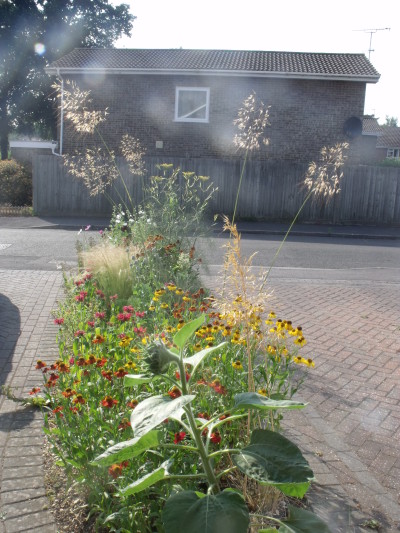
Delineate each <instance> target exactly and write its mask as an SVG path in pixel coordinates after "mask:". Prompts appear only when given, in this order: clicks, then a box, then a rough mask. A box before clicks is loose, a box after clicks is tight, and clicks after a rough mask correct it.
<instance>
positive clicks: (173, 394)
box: [168, 386, 182, 400]
mask: <svg viewBox="0 0 400 533" xmlns="http://www.w3.org/2000/svg"><path fill="white" fill-rule="evenodd" d="M168 396H169V397H170V398H172V399H173V400H174V399H175V398H179V396H182V392H181V390H180V389H179V388H178V387H176V386H175V387H172V389H171V390H169V391H168Z"/></svg>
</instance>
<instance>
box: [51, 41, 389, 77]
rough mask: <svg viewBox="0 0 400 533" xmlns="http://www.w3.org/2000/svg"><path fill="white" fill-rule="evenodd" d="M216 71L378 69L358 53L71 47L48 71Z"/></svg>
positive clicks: (315, 73) (366, 72)
mask: <svg viewBox="0 0 400 533" xmlns="http://www.w3.org/2000/svg"><path fill="white" fill-rule="evenodd" d="M83 71H84V72H91V73H97V72H106V73H115V74H134V73H137V74H140V73H141V74H197V75H199V74H218V75H231V76H232V75H235V76H240V75H242V76H243V75H245V76H261V77H290V78H309V79H332V80H349V81H362V82H369V83H376V82H377V81H378V80H379V76H380V75H379V73H378V72H377V71H376V70H375V68H374V67H373V66H372V64H371V63H370V62H369V60H368V59H367V58H366V56H365V55H364V54H330V53H305V52H263V51H253V50H183V49H170V50H168V49H125V48H124V49H121V48H75V50H73V51H72V52H70V53H69V54H67V55H65V56H63V57H61V58H60V59H58V60H57V61H54V62H53V63H51V65H50V66H48V67H47V68H46V72H47V73H48V74H77V73H81V72H83Z"/></svg>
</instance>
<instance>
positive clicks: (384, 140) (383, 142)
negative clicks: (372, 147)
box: [376, 126, 400, 148]
mask: <svg viewBox="0 0 400 533" xmlns="http://www.w3.org/2000/svg"><path fill="white" fill-rule="evenodd" d="M381 129H382V135H381V136H380V137H378V141H377V143H376V147H377V148H400V128H399V127H397V126H381Z"/></svg>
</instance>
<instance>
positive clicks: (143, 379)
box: [124, 374, 158, 387]
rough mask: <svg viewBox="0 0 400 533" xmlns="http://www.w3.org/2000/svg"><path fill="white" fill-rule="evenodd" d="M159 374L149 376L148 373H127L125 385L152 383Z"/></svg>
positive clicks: (133, 385)
mask: <svg viewBox="0 0 400 533" xmlns="http://www.w3.org/2000/svg"><path fill="white" fill-rule="evenodd" d="M157 377H158V376H148V375H147V374H127V375H126V376H124V387H135V386H136V385H141V384H142V383H150V381H152V380H153V379H155V378H157Z"/></svg>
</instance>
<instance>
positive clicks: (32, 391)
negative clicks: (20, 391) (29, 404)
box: [29, 387, 40, 396]
mask: <svg viewBox="0 0 400 533" xmlns="http://www.w3.org/2000/svg"><path fill="white" fill-rule="evenodd" d="M38 392H40V387H33V389H31V390H30V391H29V394H30V395H31V396H33V394H37V393H38Z"/></svg>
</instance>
